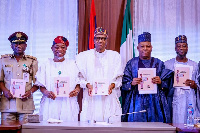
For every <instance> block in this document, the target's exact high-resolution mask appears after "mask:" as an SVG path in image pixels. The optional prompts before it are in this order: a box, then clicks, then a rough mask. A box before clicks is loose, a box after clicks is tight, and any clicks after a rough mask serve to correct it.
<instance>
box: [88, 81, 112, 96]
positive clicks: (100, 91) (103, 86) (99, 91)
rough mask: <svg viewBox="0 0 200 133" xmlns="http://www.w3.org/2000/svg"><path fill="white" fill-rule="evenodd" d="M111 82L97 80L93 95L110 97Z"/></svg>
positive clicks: (94, 83) (94, 84)
mask: <svg viewBox="0 0 200 133" xmlns="http://www.w3.org/2000/svg"><path fill="white" fill-rule="evenodd" d="M108 87H109V81H108V80H106V79H101V80H96V81H94V82H93V90H92V95H93V96H95V95H108Z"/></svg>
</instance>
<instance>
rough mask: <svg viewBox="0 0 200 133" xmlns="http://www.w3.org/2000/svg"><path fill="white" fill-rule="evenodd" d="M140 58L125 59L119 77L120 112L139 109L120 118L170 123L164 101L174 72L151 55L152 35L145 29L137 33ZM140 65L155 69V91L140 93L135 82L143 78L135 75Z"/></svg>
mask: <svg viewBox="0 0 200 133" xmlns="http://www.w3.org/2000/svg"><path fill="white" fill-rule="evenodd" d="M137 49H138V51H139V57H135V58H133V59H131V60H130V61H128V63H127V64H126V67H125V70H124V76H123V79H122V88H121V90H122V106H123V107H122V113H123V114H126V113H131V112H139V111H141V110H146V112H143V113H135V114H127V115H124V116H122V121H123V122H125V121H128V122H132V121H133V122H166V123H171V113H170V108H169V104H168V102H167V95H168V93H169V88H171V87H172V83H173V78H172V77H173V72H172V71H171V70H166V69H165V66H164V63H163V62H162V61H161V60H159V59H157V58H154V57H151V51H152V45H151V34H150V33H148V32H144V33H143V34H141V35H139V36H138V46H137ZM139 68H156V76H155V77H153V78H152V79H151V80H152V83H154V84H157V94H139V91H138V84H140V82H141V81H142V79H141V78H138V69H139Z"/></svg>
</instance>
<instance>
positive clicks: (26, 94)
mask: <svg viewBox="0 0 200 133" xmlns="http://www.w3.org/2000/svg"><path fill="white" fill-rule="evenodd" d="M31 95H32V92H31V91H30V90H29V91H27V92H26V93H25V94H24V95H23V96H22V98H21V99H22V101H26V100H28V98H30V97H31Z"/></svg>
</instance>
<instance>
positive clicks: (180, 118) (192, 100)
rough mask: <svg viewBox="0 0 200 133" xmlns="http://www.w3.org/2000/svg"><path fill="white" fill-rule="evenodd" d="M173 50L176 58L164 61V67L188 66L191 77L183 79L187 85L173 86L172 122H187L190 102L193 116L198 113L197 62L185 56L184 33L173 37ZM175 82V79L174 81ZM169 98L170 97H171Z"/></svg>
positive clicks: (186, 48)
mask: <svg viewBox="0 0 200 133" xmlns="http://www.w3.org/2000/svg"><path fill="white" fill-rule="evenodd" d="M175 50H176V53H177V56H176V58H172V59H170V60H168V61H166V62H165V68H166V69H170V70H173V71H174V70H175V67H176V66H177V65H180V64H181V65H186V66H190V68H191V72H192V77H191V78H190V79H187V80H186V81H185V84H186V86H189V88H188V87H174V93H172V95H171V97H172V98H173V102H172V108H173V123H185V124H186V123H187V108H188V106H189V104H192V106H193V108H194V110H195V112H194V114H195V116H196V114H197V113H198V111H197V110H196V94H195V91H197V85H196V83H195V77H196V72H197V63H196V62H194V61H192V60H190V59H188V58H187V57H186V54H187V51H188V44H187V38H186V36H185V35H179V36H178V37H176V38H175ZM174 82H176V81H174ZM172 98H171V99H172Z"/></svg>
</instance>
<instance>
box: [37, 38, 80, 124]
mask: <svg viewBox="0 0 200 133" xmlns="http://www.w3.org/2000/svg"><path fill="white" fill-rule="evenodd" d="M68 45H69V42H68V40H67V39H66V38H65V37H62V36H58V37H56V38H55V39H54V42H53V45H52V51H53V53H54V58H53V59H50V58H49V59H48V60H47V61H45V62H44V63H43V64H42V65H41V66H40V67H39V70H38V72H37V74H36V83H35V85H36V86H40V90H41V92H42V93H43V97H42V99H41V103H40V115H41V116H42V118H43V120H44V121H47V120H48V119H50V118H52V119H57V120H63V121H78V113H79V105H78V102H77V97H76V96H77V94H78V92H79V91H80V90H79V89H78V87H77V84H78V72H79V71H78V68H77V66H76V64H75V61H74V60H69V59H65V58H64V55H65V53H66V50H67V47H68ZM55 78H64V79H66V78H69V88H67V89H69V92H70V94H69V97H56V96H55V94H57V93H56V92H55V91H54V90H55ZM73 93H76V94H73Z"/></svg>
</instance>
